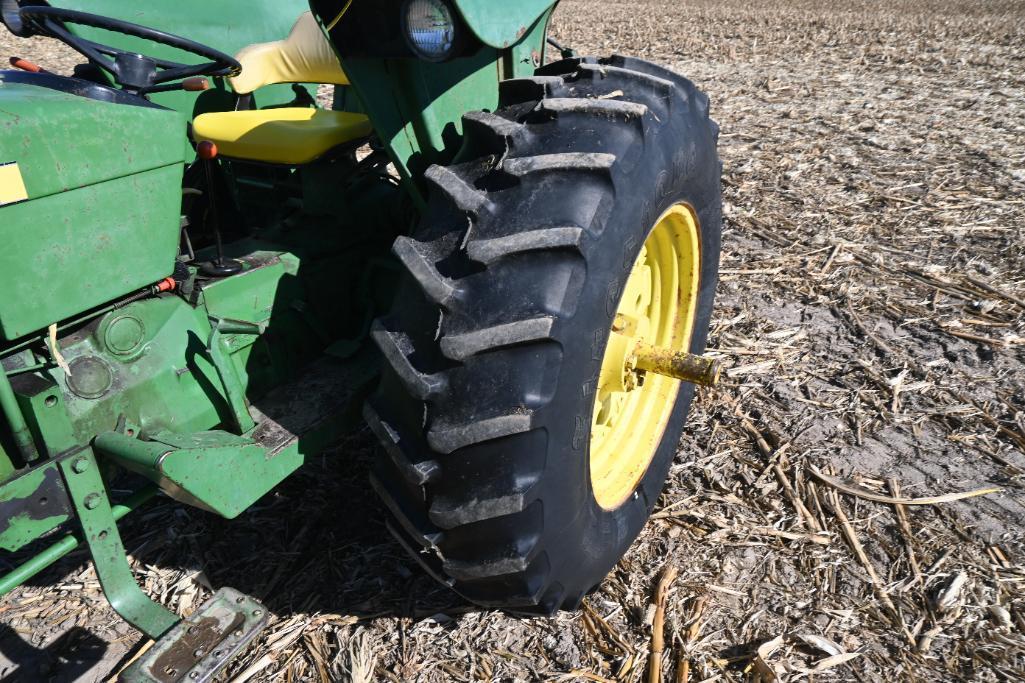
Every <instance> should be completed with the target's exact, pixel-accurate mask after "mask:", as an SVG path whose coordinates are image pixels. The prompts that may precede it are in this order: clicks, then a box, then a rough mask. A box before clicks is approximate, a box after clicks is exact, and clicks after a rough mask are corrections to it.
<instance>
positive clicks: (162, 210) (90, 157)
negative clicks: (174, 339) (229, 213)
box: [0, 72, 185, 340]
mask: <svg viewBox="0 0 1025 683" xmlns="http://www.w3.org/2000/svg"><path fill="white" fill-rule="evenodd" d="M96 87H100V88H102V89H101V90H96ZM85 94H89V95H92V96H93V97H102V98H104V99H105V100H106V101H101V100H97V99H92V98H91V97H86V96H84V95H85ZM128 98H131V99H128ZM140 102H141V104H140ZM184 140H185V118H184V117H183V116H182V115H181V114H179V113H178V112H176V111H174V110H171V109H164V108H162V107H154V106H148V105H147V103H145V102H144V101H141V100H139V99H138V98H134V97H132V96H129V95H126V94H124V93H121V92H120V91H117V90H113V89H110V88H103V87H102V86H96V85H95V84H89V83H88V82H87V81H79V80H77V79H73V78H62V77H60V76H54V75H52V74H25V73H24V72H0V244H3V245H4V246H3V249H0V293H2V294H0V339H8V340H13V339H18V338H20V337H22V336H24V335H27V334H29V333H32V332H35V331H38V330H41V329H44V328H45V327H46V326H47V325H49V324H51V323H55V322H58V321H61V320H67V319H69V318H71V317H72V316H75V315H78V314H80V313H82V312H83V311H87V310H89V309H90V308H93V307H95V306H99V305H101V304H103V303H106V302H109V301H113V300H115V299H117V298H118V297H122V296H125V295H127V294H130V293H132V292H137V291H139V290H140V289H141V288H142V287H146V286H149V285H151V284H152V283H154V282H157V281H159V280H160V279H161V278H164V277H167V276H168V275H170V274H171V272H172V270H173V268H174V260H175V256H176V255H177V253H178V238H179V235H180V232H181V219H180V214H181V196H182V195H181V192H182V190H181V182H182V171H183V169H184V167H185V164H184V161H185V145H184V144H183V141H184Z"/></svg>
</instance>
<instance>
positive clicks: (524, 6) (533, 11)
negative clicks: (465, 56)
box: [453, 0, 558, 48]
mask: <svg viewBox="0 0 1025 683" xmlns="http://www.w3.org/2000/svg"><path fill="white" fill-rule="evenodd" d="M557 2H558V0H518V1H517V2H495V1H494V0H453V3H454V4H455V6H456V7H457V8H458V9H459V13H460V14H461V15H462V16H463V20H464V21H465V22H466V25H467V26H469V27H470V30H471V31H473V32H474V34H475V35H476V36H477V37H478V38H480V40H481V42H483V43H485V44H487V45H490V46H491V47H498V48H502V47H509V46H510V45H514V44H516V43H518V42H519V41H520V39H521V38H522V37H523V36H524V35H526V33H527V30H528V29H529V28H530V27H531V26H533V25H534V22H536V21H537V20H538V18H540V16H541V15H542V14H544V13H545V11H547V10H548V9H549V8H551V7H552V6H554V5H555V4H556V3H557Z"/></svg>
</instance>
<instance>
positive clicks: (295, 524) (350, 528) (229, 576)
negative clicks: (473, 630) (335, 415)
mask: <svg viewBox="0 0 1025 683" xmlns="http://www.w3.org/2000/svg"><path fill="white" fill-rule="evenodd" d="M375 448H376V445H375V442H374V437H373V435H372V434H371V433H370V432H369V430H368V429H366V428H360V429H358V430H356V431H354V432H352V433H350V434H348V435H346V436H345V437H343V438H342V440H341V441H340V442H339V443H337V444H336V445H335V446H333V447H332V448H329V449H327V450H326V451H325V452H324V453H322V454H320V455H318V456H315V457H312V458H310V459H308V460H307V462H306V464H305V465H304V466H303V467H302V468H301V469H300V470H299V471H298V472H296V473H295V474H294V475H292V476H291V477H289V478H288V479H287V480H285V481H284V482H282V483H281V484H280V485H279V486H277V487H276V488H275V489H274V490H273V491H272V492H270V493H269V494H267V495H266V496H264V497H263V498H262V499H261V500H260V501H259V502H258V503H257V504H256V505H254V506H253V507H252V508H250V509H249V510H248V511H247V512H245V513H244V514H243V515H241V516H240V517H238V518H237V519H235V520H224V519H221V518H219V517H216V516H214V515H211V514H208V513H204V512H202V511H198V510H193V509H187V510H183V509H181V508H179V509H178V511H177V513H176V517H177V518H178V519H182V518H183V517H187V518H189V521H188V523H186V524H184V525H182V527H181V528H180V531H181V533H182V534H183V535H193V534H194V536H193V538H194V539H195V543H193V544H191V545H192V548H193V550H192V551H191V554H192V555H193V557H192V558H190V559H191V560H193V562H194V563H193V564H192V566H201V567H202V568H203V571H204V573H205V575H206V577H207V578H208V579H209V582H210V584H211V585H212V586H213V587H214V588H215V589H216V588H219V587H221V586H231V587H232V588H235V589H237V590H240V591H242V592H245V593H248V594H250V595H252V596H254V597H256V598H257V599H259V600H261V601H262V602H263V603H264V604H265V605H267V607H268V608H269V609H270V610H271V611H273V612H274V613H275V614H277V615H278V616H279V617H282V618H287V617H288V616H290V615H293V614H297V613H320V614H335V615H342V616H352V617H372V616H373V617H386V616H393V617H410V618H418V617H422V616H429V615H433V614H437V613H439V612H445V611H446V610H453V609H455V610H458V611H460V612H463V611H465V610H466V608H467V607H468V603H466V602H465V601H464V600H463V599H462V598H460V597H459V596H458V595H456V594H455V593H454V592H452V591H450V590H448V589H447V588H444V587H443V586H440V585H439V584H437V583H436V582H435V581H434V580H433V579H432V578H431V577H430V576H429V575H428V574H427V573H426V572H425V571H424V570H423V569H422V568H421V567H420V565H419V564H418V563H417V562H416V560H415V559H413V558H412V557H410V556H409V555H408V554H407V553H406V551H405V549H404V548H403V547H402V546H401V545H400V544H399V543H398V542H397V541H396V540H395V539H394V538H393V537H392V535H391V534H390V533H389V532H388V530H387V528H386V526H385V520H386V518H387V510H386V508H385V507H384V505H383V503H381V501H380V499H379V498H378V497H377V495H376V494H375V493H374V491H373V490H372V489H371V488H370V485H369V481H368V477H367V472H368V470H369V467H370V465H371V463H372V460H373V458H374V457H379V456H377V455H375V452H374V451H375ZM182 521H183V522H184V521H185V520H184V519H182ZM183 550H184V548H183ZM196 555H199V556H198V557H196ZM167 559H168V560H170V559H171V558H170V557H168V558H167Z"/></svg>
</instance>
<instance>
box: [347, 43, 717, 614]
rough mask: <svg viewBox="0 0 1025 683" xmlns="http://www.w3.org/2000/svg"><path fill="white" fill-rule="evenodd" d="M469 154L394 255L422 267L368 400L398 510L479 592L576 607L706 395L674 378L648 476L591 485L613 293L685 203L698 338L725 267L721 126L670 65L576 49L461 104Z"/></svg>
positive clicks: (466, 592)
mask: <svg viewBox="0 0 1025 683" xmlns="http://www.w3.org/2000/svg"><path fill="white" fill-rule="evenodd" d="M463 124H464V130H465V145H464V148H463V151H462V153H461V154H460V156H459V158H458V159H457V163H455V164H453V165H451V166H448V167H441V166H433V167H431V168H430V169H429V170H428V172H427V180H428V181H429V183H430V185H431V186H432V187H431V197H430V203H429V208H428V210H427V212H426V214H425V216H424V219H423V221H422V222H421V224H420V226H419V227H418V229H417V230H416V231H415V233H414V234H413V235H412V236H411V237H401V238H399V239H398V240H397V241H396V242H395V245H394V253H395V255H396V256H397V257H398V259H399V260H400V261H401V263H402V264H403V266H404V267H405V270H406V271H407V275H408V277H407V278H406V282H405V284H404V285H403V286H402V288H401V289H400V295H399V297H398V298H397V300H396V303H395V305H394V308H393V310H392V311H391V313H390V314H389V315H388V316H386V317H384V318H382V319H380V320H378V321H376V323H375V325H374V329H373V338H374V340H375V342H376V343H377V345H378V346H379V347H380V349H381V352H382V354H383V357H384V360H385V363H384V369H383V373H382V379H381V383H380V386H379V388H378V390H377V391H376V393H375V395H374V396H373V397H372V398H371V399H370V400H369V401H368V403H367V405H366V408H365V411H364V414H365V417H366V419H367V422H368V424H369V425H370V426H371V428H372V430H373V431H374V432H375V434H376V435H377V436H378V438H379V439H380V440H381V443H382V445H383V451H384V452H383V454H382V455H381V457H379V458H378V461H377V463H376V465H375V468H374V472H373V474H372V483H373V485H374V487H375V488H376V490H377V491H378V492H379V493H380V495H381V496H382V498H383V499H384V501H385V503H386V504H387V506H388V507H389V509H390V511H391V513H392V515H393V519H392V520H391V521H390V522H389V524H390V528H391V529H392V531H393V533H395V535H396V536H397V537H398V538H399V540H400V541H401V542H402V543H403V544H404V545H405V546H406V547H407V548H408V550H409V551H410V552H411V553H412V554H413V555H414V556H415V557H416V558H417V559H418V560H420V561H421V563H423V564H424V566H425V567H426V568H427V569H428V570H429V571H430V572H431V573H432V574H433V575H434V576H435V577H436V578H438V579H439V580H440V581H442V582H443V583H445V584H447V585H448V586H450V587H452V588H453V589H455V590H456V591H458V592H459V593H461V594H462V595H463V596H465V597H466V598H468V599H469V600H471V601H474V602H476V603H479V604H482V605H486V606H491V607H501V608H507V609H514V610H518V611H531V612H542V613H551V612H553V611H555V610H558V609H574V608H576V607H577V606H578V605H579V603H580V600H581V599H582V598H583V596H584V595H585V594H586V593H587V592H588V591H589V590H591V589H592V588H593V587H595V586H596V585H597V584H598V583H599V582H600V581H601V580H602V578H603V577H604V576H605V575H606V574H607V573H608V572H609V570H610V569H611V568H612V567H613V566H614V565H615V563H616V562H617V561H618V560H619V559H620V557H621V556H622V555H623V553H624V552H626V550H627V548H628V547H629V545H630V543H631V542H632V541H633V540H634V538H635V537H636V536H637V534H638V533H639V531H640V529H641V527H642V525H643V524H644V522H645V521H646V519H647V518H648V516H649V514H650V512H651V509H652V506H653V505H654V504H655V501H656V499H657V497H658V495H659V492H660V491H661V489H662V486H663V484H664V481H665V477H666V475H667V472H668V469H669V465H670V463H671V461H672V458H673V455H674V452H675V450H676V447H677V443H678V440H679V435H680V433H681V431H682V429H683V425H684V422H685V420H686V415H687V412H688V409H689V407H690V402H691V399H692V397H693V386H691V385H684V388H683V389H682V390H681V391H680V392H679V395H678V398H677V402H676V406H675V408H674V409H673V412H672V416H671V418H670V421H669V424H668V427H667V428H666V430H665V434H664V437H663V439H662V442H661V445H660V446H659V447H658V449H657V451H656V453H655V456H654V458H653V460H652V462H651V464H650V466H649V467H648V470H647V471H646V473H645V474H644V476H643V478H642V479H641V481H640V484H639V485H638V487H637V489H636V491H635V493H634V495H633V496H631V497H630V498H629V499H628V500H627V502H625V503H624V504H622V505H621V506H620V507H618V508H617V509H615V510H606V509H603V508H602V507H601V506H599V505H598V504H597V503H596V501H595V500H594V496H593V494H592V492H591V484H590V477H589V470H588V467H589V465H588V444H589V430H590V425H591V416H592V408H593V404H594V396H595V395H594V392H595V389H596V379H597V376H598V370H599V368H600V365H601V360H602V357H603V353H604V349H605V344H606V342H607V340H608V336H609V330H610V326H611V322H612V317H613V316H614V314H615V310H616V302H618V300H619V295H620V293H621V290H622V288H623V286H624V283H625V281H626V278H627V276H628V274H629V272H630V269H631V266H632V264H633V263H634V260H635V259H636V257H637V255H638V253H639V251H640V249H641V246H642V244H643V243H644V240H645V237H646V236H647V231H648V230H649V229H650V228H651V226H653V225H654V224H655V222H656V220H657V219H658V217H659V216H660V215H661V214H662V212H663V211H665V210H666V209H667V208H668V207H670V206H672V205H674V204H677V203H679V202H686V203H687V204H689V205H690V207H692V209H693V210H694V211H695V212H696V215H697V217H698V220H699V223H700V231H701V254H702V257H701V273H700V284H699V302H698V309H697V318H696V321H695V327H694V334H693V337H692V344H691V351H692V352H695V353H700V352H702V351H703V350H704V346H705V341H706V336H707V330H708V323H709V318H710V315H711V310H712V298H713V294H714V290H715V285H716V273H717V270H718V260H719V246H720V232H721V198H720V184H719V175H720V164H719V160H718V157H717V155H716V150H715V147H716V138H717V137H718V127H717V126H716V125H715V123H714V122H712V121H711V120H710V119H709V117H708V98H707V97H706V96H705V95H704V94H702V93H701V92H699V91H698V90H697V89H696V88H695V87H694V85H693V84H692V83H691V82H690V81H688V80H686V79H684V78H682V77H680V76H677V75H676V74H674V73H672V72H670V71H668V70H665V69H663V68H661V67H658V66H655V65H652V64H649V63H646V62H643V61H639V60H635V59H629V58H622V57H612V58H609V59H602V60H596V59H590V58H589V59H571V60H563V61H560V62H556V63H554V64H551V65H548V66H546V67H544V68H542V69H540V70H538V72H537V74H536V76H535V77H533V78H527V79H516V80H510V81H506V82H504V83H502V84H501V97H500V106H499V108H498V109H497V110H496V111H495V112H494V113H486V112H474V113H469V114H467V115H466V116H465V117H464V119H463Z"/></svg>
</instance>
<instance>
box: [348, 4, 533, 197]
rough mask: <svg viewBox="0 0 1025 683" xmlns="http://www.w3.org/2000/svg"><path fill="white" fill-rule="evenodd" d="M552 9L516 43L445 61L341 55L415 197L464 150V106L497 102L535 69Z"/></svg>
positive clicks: (486, 107)
mask: <svg viewBox="0 0 1025 683" xmlns="http://www.w3.org/2000/svg"><path fill="white" fill-rule="evenodd" d="M550 16H551V14H550V12H548V13H544V14H543V15H542V16H541V17H540V18H539V19H538V21H537V22H536V23H534V24H532V26H531V27H530V30H529V31H528V32H527V33H526V34H523V35H521V36H520V40H519V42H517V43H516V45H515V46H513V47H511V48H507V49H504V50H500V49H497V48H494V47H489V46H485V47H482V48H481V49H480V50H478V51H477V53H476V54H473V55H470V56H468V57H462V58H460V59H454V60H452V61H449V62H443V63H440V64H439V63H432V62H425V61H420V60H414V59H366V58H348V59H342V66H343V68H344V69H345V72H346V74H348V76H349V79H350V80H351V82H352V86H353V88H354V89H355V91H356V93H357V95H358V97H359V99H360V102H361V103H362V107H363V110H364V111H365V112H366V113H367V115H368V116H369V117H370V120H371V122H372V123H373V125H374V131H375V132H376V133H377V134H378V136H379V137H380V138H381V140H382V141H383V142H384V143H385V145H386V146H387V148H388V150H389V152H390V153H391V155H392V160H393V161H394V162H395V164H396V166H397V168H398V169H399V173H400V174H401V175H402V177H403V179H404V180H406V181H407V186H409V187H410V188H411V189H412V190H413V192H414V198H415V199H417V200H418V201H420V202H421V203H422V195H421V194H420V193H419V191H418V190H416V189H415V186H414V182H413V181H414V179H419V177H420V176H421V174H422V173H423V172H424V171H425V170H426V169H427V167H428V166H429V165H430V164H433V163H439V162H442V163H443V162H445V161H449V160H451V159H452V157H454V156H455V154H456V152H458V150H459V147H460V145H461V142H462V139H461V135H462V116H463V114H465V113H466V112H468V111H476V110H488V111H492V110H494V109H495V108H496V107H497V105H498V84H499V82H500V81H501V80H503V79H506V78H518V77H523V76H528V75H531V74H533V72H534V69H535V67H536V66H538V65H539V64H540V62H541V60H542V59H543V55H544V43H545V33H546V30H547V25H548V20H549V18H550ZM535 62H537V63H535Z"/></svg>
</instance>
